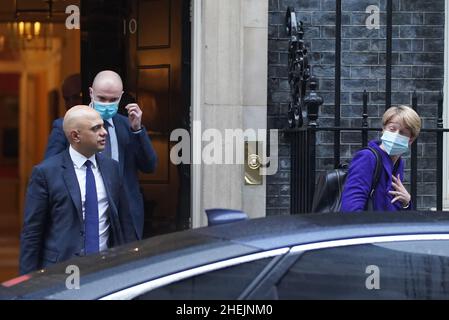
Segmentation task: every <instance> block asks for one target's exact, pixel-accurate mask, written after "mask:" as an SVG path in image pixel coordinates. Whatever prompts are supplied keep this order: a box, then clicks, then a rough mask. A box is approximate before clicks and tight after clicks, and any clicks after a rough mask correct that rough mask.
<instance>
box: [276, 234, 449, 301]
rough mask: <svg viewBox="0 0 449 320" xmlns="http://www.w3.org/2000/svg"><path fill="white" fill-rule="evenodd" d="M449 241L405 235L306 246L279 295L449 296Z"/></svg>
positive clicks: (289, 296)
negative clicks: (406, 237) (390, 239)
mask: <svg viewBox="0 0 449 320" xmlns="http://www.w3.org/2000/svg"><path fill="white" fill-rule="evenodd" d="M448 251H449V242H448V241H419V242H418V241H404V242H388V243H379V244H364V245H353V246H344V247H335V248H327V249H321V250H313V251H308V252H305V253H304V254H303V255H301V256H300V257H299V256H298V259H297V260H296V262H295V263H294V264H292V266H291V268H290V269H289V270H288V271H287V272H286V273H285V275H284V276H283V277H282V278H281V279H280V281H278V283H277V284H276V286H275V287H276V288H275V289H276V291H277V295H278V297H279V299H449V254H448Z"/></svg>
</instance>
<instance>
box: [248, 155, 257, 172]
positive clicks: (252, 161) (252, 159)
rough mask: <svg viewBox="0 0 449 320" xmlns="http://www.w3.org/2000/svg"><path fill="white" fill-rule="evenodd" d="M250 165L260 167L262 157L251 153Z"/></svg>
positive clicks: (255, 167)
mask: <svg viewBox="0 0 449 320" xmlns="http://www.w3.org/2000/svg"><path fill="white" fill-rule="evenodd" d="M248 167H249V168H250V169H253V170H257V169H259V168H260V157H259V155H257V154H254V153H253V154H250V155H249V156H248Z"/></svg>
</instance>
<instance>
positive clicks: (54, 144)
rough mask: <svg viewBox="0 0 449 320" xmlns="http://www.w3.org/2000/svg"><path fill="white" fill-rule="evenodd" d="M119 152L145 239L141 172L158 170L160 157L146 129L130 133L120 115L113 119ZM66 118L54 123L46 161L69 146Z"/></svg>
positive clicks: (139, 233)
mask: <svg viewBox="0 0 449 320" xmlns="http://www.w3.org/2000/svg"><path fill="white" fill-rule="evenodd" d="M112 119H113V121H114V126H115V133H116V135H117V142H118V149H119V164H120V177H121V178H122V179H123V180H124V186H125V191H126V193H127V196H128V199H130V202H129V211H130V213H131V216H132V219H133V223H134V227H135V230H136V234H137V237H138V238H139V239H141V238H142V234H143V222H144V207H143V197H142V194H141V192H140V188H139V179H138V170H140V171H142V172H145V173H151V172H153V171H154V169H155V168H156V162H157V156H156V152H155V151H154V149H153V146H152V144H151V140H150V138H149V137H148V134H147V132H146V130H145V128H142V130H141V132H140V133H138V134H135V133H133V132H131V128H130V126H129V120H128V118H127V117H124V116H122V115H120V114H117V115H116V116H114V117H113V118H112ZM62 123H63V119H62V118H60V119H57V120H55V121H54V122H53V129H52V131H51V133H50V137H49V139H48V144H47V150H46V152H45V158H46V159H47V158H48V157H51V156H53V155H55V154H58V153H60V152H62V151H64V150H66V149H67V148H68V147H69V143H68V141H67V139H66V137H65V135H64V131H63V130H62Z"/></svg>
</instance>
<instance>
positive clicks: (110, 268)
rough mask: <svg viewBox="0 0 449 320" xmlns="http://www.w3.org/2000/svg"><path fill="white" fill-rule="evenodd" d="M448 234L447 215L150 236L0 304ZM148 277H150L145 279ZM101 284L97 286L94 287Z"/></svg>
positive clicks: (86, 294)
mask: <svg viewBox="0 0 449 320" xmlns="http://www.w3.org/2000/svg"><path fill="white" fill-rule="evenodd" d="M430 233H449V214H447V213H444V212H443V213H437V212H403V213H402V212H401V213H379V212H376V213H347V214H341V213H340V214H311V215H291V216H271V217H266V218H260V219H251V220H245V221H240V222H235V223H230V224H223V225H218V226H213V227H206V228H198V229H194V230H187V231H183V232H176V233H171V234H167V235H162V236H156V237H153V238H150V239H146V240H143V241H140V242H135V243H132V244H128V245H125V246H121V247H117V248H112V249H109V250H107V251H105V252H102V253H100V254H98V255H93V256H90V257H83V258H76V259H72V260H69V261H66V262H64V263H61V264H58V265H54V266H51V267H49V268H48V269H46V270H45V271H44V272H34V273H31V274H30V276H31V278H30V279H28V280H26V281H23V282H21V283H18V284H16V285H14V286H12V287H10V288H4V287H2V286H0V298H14V297H18V298H30V299H35V298H43V297H47V298H58V299H59V298H61V299H62V298H69V299H70V298H83V299H90V298H97V297H101V296H103V295H104V294H105V293H107V292H113V291H114V290H117V287H120V286H121V285H125V284H127V283H132V282H133V281H134V280H133V279H136V280H135V281H137V283H138V281H139V280H138V279H142V277H143V276H145V278H146V279H156V278H159V277H161V276H164V275H168V274H172V273H175V272H179V271H182V270H186V269H190V268H193V267H197V266H201V265H204V264H208V263H212V262H217V261H221V260H225V259H229V258H233V257H238V256H242V255H247V254H252V253H257V252H260V251H264V250H271V249H277V248H283V247H289V246H294V245H301V244H307V243H313V242H322V241H329V240H338V239H347V238H358V237H372V236H388V235H400V234H430ZM67 265H77V266H78V267H79V268H80V270H81V287H82V288H81V289H80V290H66V287H65V281H66V278H67V277H68V274H66V273H65V270H66V266H67ZM149 275H150V276H149ZM99 279H103V281H102V285H101V286H100V285H98V281H99Z"/></svg>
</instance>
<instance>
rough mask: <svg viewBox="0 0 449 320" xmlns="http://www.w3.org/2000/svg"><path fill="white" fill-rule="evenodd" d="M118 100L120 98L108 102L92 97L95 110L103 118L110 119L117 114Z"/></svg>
mask: <svg viewBox="0 0 449 320" xmlns="http://www.w3.org/2000/svg"><path fill="white" fill-rule="evenodd" d="M119 102H120V99H119V100H118V101H117V102H110V103H105V102H98V101H95V100H93V99H92V105H93V107H94V109H95V110H97V112H98V113H99V114H100V116H101V118H102V119H103V120H107V119H111V118H112V117H113V116H115V115H116V114H117V111H118V104H119Z"/></svg>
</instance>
